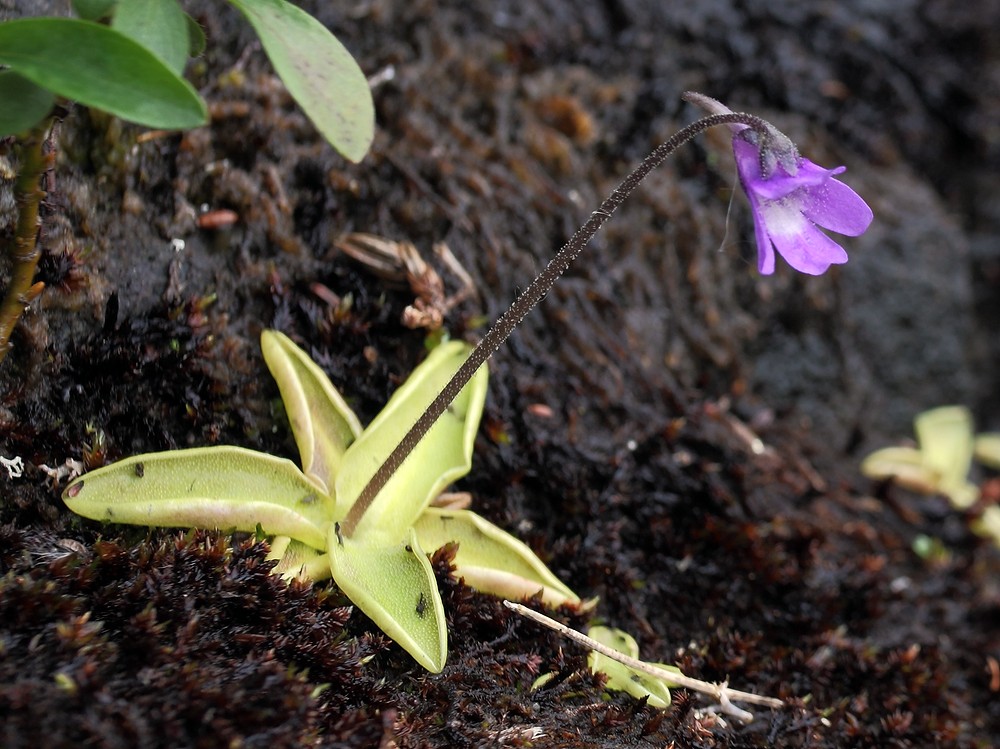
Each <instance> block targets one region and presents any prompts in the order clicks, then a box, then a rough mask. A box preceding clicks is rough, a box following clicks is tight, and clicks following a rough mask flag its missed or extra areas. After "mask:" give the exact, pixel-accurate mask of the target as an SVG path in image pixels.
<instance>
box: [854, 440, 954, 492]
mask: <svg viewBox="0 0 1000 749" xmlns="http://www.w3.org/2000/svg"><path fill="white" fill-rule="evenodd" d="M861 473H862V475H864V476H867V477H868V478H870V479H874V480H875V481H884V480H885V479H893V480H895V481H896V482H897V483H898V484H899V485H900V486H903V487H905V488H907V489H912V490H913V491H916V492H920V493H922V494H930V493H932V492H934V491H936V490H937V486H938V482H939V481H940V478H941V477H940V475H939V474H938V473H937V472H936V471H934V470H932V469H931V468H929V467H928V466H927V465H925V464H924V457H923V455H922V454H921V452H920V451H919V450H916V449H914V448H912V447H884V448H882V449H881V450H876V451H875V452H873V453H872V454H871V455H868V456H867V457H866V458H865V459H864V460H862V461H861Z"/></svg>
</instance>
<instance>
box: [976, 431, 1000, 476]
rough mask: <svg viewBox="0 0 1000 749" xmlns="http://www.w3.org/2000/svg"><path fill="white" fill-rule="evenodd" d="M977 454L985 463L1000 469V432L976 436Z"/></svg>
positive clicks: (980, 460)
mask: <svg viewBox="0 0 1000 749" xmlns="http://www.w3.org/2000/svg"><path fill="white" fill-rule="evenodd" d="M975 456H976V460H978V461H979V462H980V463H982V464H983V465H987V466H989V467H990V468H993V469H997V470H1000V434H997V433H995V432H986V433H984V434H980V435H978V436H977V437H976V443H975Z"/></svg>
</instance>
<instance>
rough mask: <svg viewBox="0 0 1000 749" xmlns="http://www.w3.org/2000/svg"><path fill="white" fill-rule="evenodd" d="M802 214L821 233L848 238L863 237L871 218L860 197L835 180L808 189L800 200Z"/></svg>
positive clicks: (868, 209)
mask: <svg viewBox="0 0 1000 749" xmlns="http://www.w3.org/2000/svg"><path fill="white" fill-rule="evenodd" d="M802 213H804V214H805V216H806V218H808V219H809V220H810V221H812V222H813V223H815V224H819V225H820V226H822V227H823V228H824V229H829V230H830V231H835V232H837V233H838V234H846V235H847V236H849V237H857V236H858V235H860V234H864V233H865V230H866V229H868V226H869V225H870V224H871V222H872V218H874V215H873V214H872V209H871V208H869V207H868V204H867V203H866V202H865V201H864V200H863V199H862V198H861V196H860V195H858V194H857V193H856V192H854V190H852V189H851V188H850V187H848V186H847V185H845V184H844V183H843V182H841V181H840V180H837V179H830V180H827V181H826V184H824V185H822V186H820V187H812V188H807V189H806V190H805V195H804V196H803V198H802Z"/></svg>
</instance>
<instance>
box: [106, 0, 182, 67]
mask: <svg viewBox="0 0 1000 749" xmlns="http://www.w3.org/2000/svg"><path fill="white" fill-rule="evenodd" d="M111 28H113V29H115V30H116V31H120V32H121V33H123V34H124V35H125V36H127V37H129V38H131V39H134V40H135V41H137V42H139V44H141V45H142V46H143V47H145V48H146V49H148V50H149V51H150V52H152V53H153V54H154V55H156V56H157V57H159V58H160V60H162V61H163V62H164V64H166V66H167V67H168V68H170V69H171V70H172V71H173V72H174V73H176V74H177V75H180V74H181V73H183V72H184V65H185V64H186V63H187V58H188V48H189V47H190V45H191V42H190V38H189V36H188V23H187V19H186V17H185V14H184V11H183V10H181V6H180V5H178V4H177V0H127V2H120V3H118V6H117V7H116V8H115V13H114V17H113V18H112V21H111Z"/></svg>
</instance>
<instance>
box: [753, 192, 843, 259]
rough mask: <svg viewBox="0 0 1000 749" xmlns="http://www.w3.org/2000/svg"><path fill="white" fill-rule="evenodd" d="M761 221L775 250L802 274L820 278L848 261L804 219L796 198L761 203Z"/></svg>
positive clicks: (841, 251)
mask: <svg viewBox="0 0 1000 749" xmlns="http://www.w3.org/2000/svg"><path fill="white" fill-rule="evenodd" d="M760 219H761V221H762V222H763V224H764V230H765V231H766V232H767V236H768V237H769V238H770V240H771V242H772V244H774V249H776V250H777V251H778V252H779V253H780V254H781V256H782V257H783V258H785V261H786V262H787V263H788V264H789V265H790V266H792V267H793V268H794V269H795V270H797V271H799V272H800V273H807V274H809V275H811V276H818V275H819V274H821V273H824V272H825V271H826V270H827V269H828V268H829V267H830V266H831V265H834V264H839V263H846V262H847V253H846V252H845V251H844V248H843V247H841V246H840V245H839V244H837V243H836V242H834V241H833V240H832V239H830V238H829V237H828V236H826V234H824V233H823V232H822V231H820V230H819V229H818V228H817V227H816V225H815V224H813V223H812V222H811V221H809V219H807V218H806V217H805V216H803V215H802V212H801V211H800V210H799V201H797V200H795V199H794V198H786V199H785V200H776V201H769V200H767V201H761V204H760ZM758 249H759V248H758Z"/></svg>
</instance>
